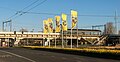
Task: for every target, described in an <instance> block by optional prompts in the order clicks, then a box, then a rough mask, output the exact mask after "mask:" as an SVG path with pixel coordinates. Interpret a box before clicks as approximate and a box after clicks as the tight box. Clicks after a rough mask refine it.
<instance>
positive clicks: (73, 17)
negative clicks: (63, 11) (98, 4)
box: [71, 10, 78, 29]
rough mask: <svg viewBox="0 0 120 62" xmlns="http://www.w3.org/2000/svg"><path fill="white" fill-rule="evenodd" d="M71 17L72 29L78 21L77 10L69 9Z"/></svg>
mask: <svg viewBox="0 0 120 62" xmlns="http://www.w3.org/2000/svg"><path fill="white" fill-rule="evenodd" d="M71 19H72V29H73V28H74V27H75V26H76V24H77V21H78V13H77V11H74V10H71Z"/></svg>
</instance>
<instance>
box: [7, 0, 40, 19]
mask: <svg viewBox="0 0 120 62" xmlns="http://www.w3.org/2000/svg"><path fill="white" fill-rule="evenodd" d="M38 1H39V0H36V1H34V2H33V3H31V4H30V5H28V6H26V7H25V8H23V9H22V10H20V11H16V13H15V14H13V15H12V16H10V17H9V18H8V19H7V20H9V19H11V18H13V17H14V18H17V17H18V16H16V15H18V14H20V13H21V12H22V11H23V10H25V9H27V8H29V7H30V6H32V5H34V4H35V3H37V2H38ZM15 16H16V17H15Z"/></svg>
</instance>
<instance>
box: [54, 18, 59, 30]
mask: <svg viewBox="0 0 120 62" xmlns="http://www.w3.org/2000/svg"><path fill="white" fill-rule="evenodd" d="M55 21H56V30H55V32H60V16H55Z"/></svg>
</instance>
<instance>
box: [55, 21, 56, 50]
mask: <svg viewBox="0 0 120 62" xmlns="http://www.w3.org/2000/svg"><path fill="white" fill-rule="evenodd" d="M55 48H56V19H55Z"/></svg>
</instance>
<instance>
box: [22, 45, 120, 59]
mask: <svg viewBox="0 0 120 62" xmlns="http://www.w3.org/2000/svg"><path fill="white" fill-rule="evenodd" d="M24 48H30V49H36V50H45V51H52V52H59V53H66V54H75V55H83V56H92V57H100V58H111V59H118V60H120V50H111V49H103V48H101V49H100V48H98V49H96V48H87V47H85V48H83V47H82V48H72V49H71V48H55V47H48V46H46V47H43V46H24Z"/></svg>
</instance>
